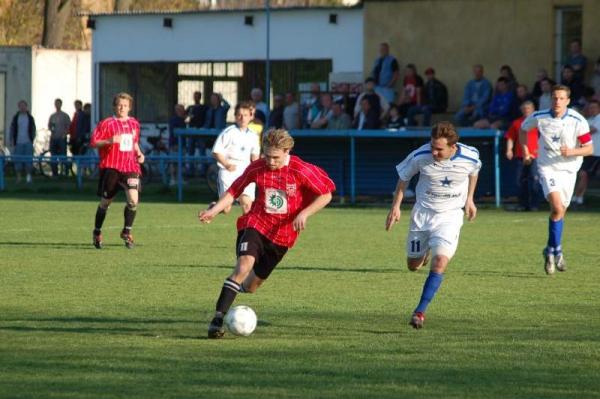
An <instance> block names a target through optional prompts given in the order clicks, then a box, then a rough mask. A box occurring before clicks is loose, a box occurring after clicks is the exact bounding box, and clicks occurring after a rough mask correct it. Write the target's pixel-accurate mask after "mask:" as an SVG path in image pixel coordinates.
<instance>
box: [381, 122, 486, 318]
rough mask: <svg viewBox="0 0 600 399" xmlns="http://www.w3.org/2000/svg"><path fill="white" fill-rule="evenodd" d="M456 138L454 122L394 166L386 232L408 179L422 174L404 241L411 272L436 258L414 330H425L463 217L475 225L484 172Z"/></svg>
mask: <svg viewBox="0 0 600 399" xmlns="http://www.w3.org/2000/svg"><path fill="white" fill-rule="evenodd" d="M458 138H459V137H458V133H457V132H456V129H455V128H454V126H453V125H452V124H451V123H450V122H440V123H438V124H437V125H435V126H433V128H432V129H431V142H430V143H428V144H425V145H423V146H421V147H420V148H418V149H417V150H415V151H413V152H412V153H410V154H409V155H408V157H406V159H404V161H402V162H401V163H400V164H399V165H398V166H396V170H397V172H398V176H399V179H398V185H397V186H396V191H395V192H394V200H393V203H392V207H391V209H390V212H389V214H388V216H387V220H386V223H385V227H386V230H388V231H389V230H390V229H391V228H392V226H393V225H394V224H395V223H397V222H398V221H399V220H400V204H401V203H402V199H403V196H404V190H405V189H406V187H408V183H409V182H410V179H411V178H412V177H413V176H414V175H416V174H417V173H419V182H418V183H417V188H416V195H417V197H416V202H415V205H414V207H413V210H412V213H411V222H410V230H409V233H408V236H407V238H406V252H407V259H406V262H407V266H408V269H409V270H411V271H416V270H419V269H420V268H421V267H422V266H423V265H425V264H426V263H427V260H428V259H429V257H430V255H431V258H432V259H431V270H430V272H429V276H428V277H427V280H426V281H425V285H424V287H423V293H422V295H421V300H420V302H419V304H418V306H417V307H416V309H415V310H414V312H413V314H412V318H411V320H410V323H409V324H410V325H411V326H413V327H414V328H422V327H423V322H424V321H425V310H426V309H427V306H428V305H429V302H431V300H432V299H433V297H434V295H435V293H436V292H437V290H438V288H439V287H440V285H441V283H442V279H443V274H444V272H445V271H446V268H447V267H448V263H449V262H450V259H452V256H453V255H454V253H455V252H456V248H457V247H458V237H459V234H460V228H461V227H462V224H463V216H464V215H465V214H466V216H467V219H468V220H473V219H474V218H475V216H476V215H477V207H476V206H475V202H474V200H473V196H474V194H475V187H476V185H477V177H478V175H479V170H480V169H481V161H480V160H479V152H478V151H477V149H475V148H474V147H469V146H466V145H463V144H461V143H459V142H458ZM463 208H464V211H463Z"/></svg>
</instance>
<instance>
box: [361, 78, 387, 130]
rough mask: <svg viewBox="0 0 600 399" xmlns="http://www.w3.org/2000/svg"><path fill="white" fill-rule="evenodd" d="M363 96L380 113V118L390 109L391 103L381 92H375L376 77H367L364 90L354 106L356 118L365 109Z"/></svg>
mask: <svg viewBox="0 0 600 399" xmlns="http://www.w3.org/2000/svg"><path fill="white" fill-rule="evenodd" d="M363 98H366V99H368V100H369V102H370V104H371V110H372V111H374V112H375V114H376V115H379V118H383V116H384V115H385V114H386V113H387V111H388V110H389V109H390V104H389V103H388V102H387V100H386V99H385V98H384V97H383V96H382V95H381V94H378V93H376V92H375V79H373V78H367V79H366V80H365V86H364V90H363V92H362V93H360V94H359V96H358V98H357V99H356V105H355V106H354V120H356V118H358V115H359V114H360V112H361V111H362V109H363V108H362V104H361V101H362V99H363Z"/></svg>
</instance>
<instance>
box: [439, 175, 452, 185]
mask: <svg viewBox="0 0 600 399" xmlns="http://www.w3.org/2000/svg"><path fill="white" fill-rule="evenodd" d="M440 183H442V187H450V184H452V180H449V179H448V176H446V177H444V180H440Z"/></svg>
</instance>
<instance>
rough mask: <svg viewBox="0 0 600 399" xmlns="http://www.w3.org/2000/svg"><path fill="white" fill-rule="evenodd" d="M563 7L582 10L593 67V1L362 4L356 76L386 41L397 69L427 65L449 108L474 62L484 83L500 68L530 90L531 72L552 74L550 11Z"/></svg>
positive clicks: (599, 4)
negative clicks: (506, 67) (446, 94)
mask: <svg viewBox="0 0 600 399" xmlns="http://www.w3.org/2000/svg"><path fill="white" fill-rule="evenodd" d="M567 5H569V6H573V5H575V6H577V5H580V6H583V32H582V33H583V37H582V41H583V44H584V49H583V51H584V54H586V55H587V56H588V59H589V60H590V61H591V62H590V63H593V61H594V60H595V59H596V58H597V57H598V55H600V40H598V38H599V37H600V23H598V21H600V1H598V0H565V1H563V0H418V1H417V0H405V1H367V2H365V5H364V15H365V39H364V44H365V57H364V64H363V65H364V71H365V74H368V73H369V72H370V71H371V69H372V66H373V61H374V59H375V58H376V56H377V52H378V45H379V43H381V42H382V41H387V42H389V43H390V47H391V53H392V54H393V55H395V56H396V57H397V58H398V60H399V62H400V63H401V64H402V65H405V64H407V63H414V64H416V66H417V69H418V71H419V73H420V74H422V73H423V71H424V70H425V69H426V68H427V67H429V66H431V67H433V68H435V70H436V74H437V77H438V78H439V79H440V80H442V81H444V82H445V83H446V84H447V86H448V89H449V94H450V110H455V109H456V108H457V107H458V104H459V103H460V100H461V97H462V91H463V88H464V84H465V82H466V81H467V80H468V79H470V78H471V76H472V73H471V65H473V64H475V63H481V64H483V65H484V67H485V71H486V76H487V77H488V79H490V80H495V79H496V78H497V77H498V76H499V68H500V66H501V65H503V64H508V65H510V66H511V67H512V68H513V71H514V73H515V75H516V77H517V79H518V80H519V81H520V82H522V83H525V84H527V85H528V86H529V87H530V89H531V86H532V85H533V82H534V81H535V75H536V71H537V69H538V68H540V67H544V68H546V69H547V70H548V71H549V72H550V74H551V75H553V61H554V32H555V22H554V19H555V11H554V10H555V7H557V6H567Z"/></svg>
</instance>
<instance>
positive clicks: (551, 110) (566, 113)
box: [550, 108, 569, 119]
mask: <svg viewBox="0 0 600 399" xmlns="http://www.w3.org/2000/svg"><path fill="white" fill-rule="evenodd" d="M567 115H569V108H567V109H566V110H565V114H564V115H563V116H562V117H561V118H560V119H565V118H566V117H567ZM550 116H551V117H553V118H555V119H556V115H555V114H554V110H553V109H552V108H550Z"/></svg>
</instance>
